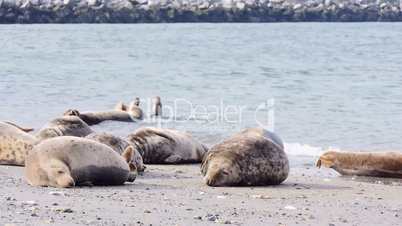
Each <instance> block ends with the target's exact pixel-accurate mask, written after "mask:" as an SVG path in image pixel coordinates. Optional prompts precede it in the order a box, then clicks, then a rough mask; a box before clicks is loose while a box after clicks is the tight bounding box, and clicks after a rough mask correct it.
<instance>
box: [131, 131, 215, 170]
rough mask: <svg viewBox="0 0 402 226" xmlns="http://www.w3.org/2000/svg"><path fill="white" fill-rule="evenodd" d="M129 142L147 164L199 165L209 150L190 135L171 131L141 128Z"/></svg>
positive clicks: (132, 135)
mask: <svg viewBox="0 0 402 226" xmlns="http://www.w3.org/2000/svg"><path fill="white" fill-rule="evenodd" d="M127 140H128V141H129V142H130V143H132V144H133V145H134V148H135V149H137V150H138V151H139V152H140V153H141V155H142V158H143V160H144V163H145V164H178V163H199V162H201V160H202V158H203V156H204V154H205V153H206V152H207V150H208V149H207V148H206V147H205V146H204V145H203V144H201V143H200V142H198V141H196V140H195V139H194V138H193V137H192V136H191V135H190V134H187V133H183V132H179V131H176V130H170V129H159V128H151V127H144V128H140V129H138V130H136V131H135V132H134V133H133V134H130V135H129V136H128V137H127Z"/></svg>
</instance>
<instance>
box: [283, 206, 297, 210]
mask: <svg viewBox="0 0 402 226" xmlns="http://www.w3.org/2000/svg"><path fill="white" fill-rule="evenodd" d="M284 209H285V210H296V209H297V208H296V207H294V206H285V208H284Z"/></svg>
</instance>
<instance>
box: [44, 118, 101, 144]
mask: <svg viewBox="0 0 402 226" xmlns="http://www.w3.org/2000/svg"><path fill="white" fill-rule="evenodd" d="M93 132H94V131H93V130H92V129H91V128H90V127H89V125H88V124H87V123H85V122H84V121H83V120H81V119H80V118H78V117H76V116H63V117H60V118H56V119H53V120H52V121H50V122H49V123H47V124H46V125H45V126H44V127H43V128H42V129H40V130H39V132H38V133H37V134H36V137H38V138H39V139H40V140H44V139H48V138H52V137H58V136H76V137H85V136H87V135H89V134H91V133H93Z"/></svg>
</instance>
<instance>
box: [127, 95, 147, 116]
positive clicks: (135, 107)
mask: <svg viewBox="0 0 402 226" xmlns="http://www.w3.org/2000/svg"><path fill="white" fill-rule="evenodd" d="M127 112H128V113H129V114H130V115H131V116H132V117H133V118H136V119H143V118H144V113H143V111H142V109H141V108H140V98H139V97H136V98H135V99H134V101H132V102H131V103H130V105H129V107H128V109H127Z"/></svg>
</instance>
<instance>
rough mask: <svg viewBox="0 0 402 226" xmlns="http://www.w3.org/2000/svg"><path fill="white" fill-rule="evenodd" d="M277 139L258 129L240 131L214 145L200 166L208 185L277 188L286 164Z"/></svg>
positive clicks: (285, 173) (287, 172)
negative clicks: (270, 186) (266, 186)
mask: <svg viewBox="0 0 402 226" xmlns="http://www.w3.org/2000/svg"><path fill="white" fill-rule="evenodd" d="M278 138H279V137H278V136H276V135H275V136H273V133H271V132H268V131H267V130H264V129H261V128H251V129H246V130H244V131H243V132H240V133H238V134H236V135H234V136H232V137H230V138H229V139H227V140H225V141H223V142H222V143H220V144H217V145H215V146H213V147H212V148H211V149H210V151H209V152H208V153H207V154H206V156H205V158H204V159H203V162H202V164H201V173H202V175H203V176H204V180H205V182H206V184H207V185H209V186H262V185H278V184H280V183H282V182H283V181H284V180H285V179H286V178H287V177H288V174H289V162H288V158H287V155H286V153H285V152H284V150H283V144H281V142H280V139H278Z"/></svg>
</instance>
